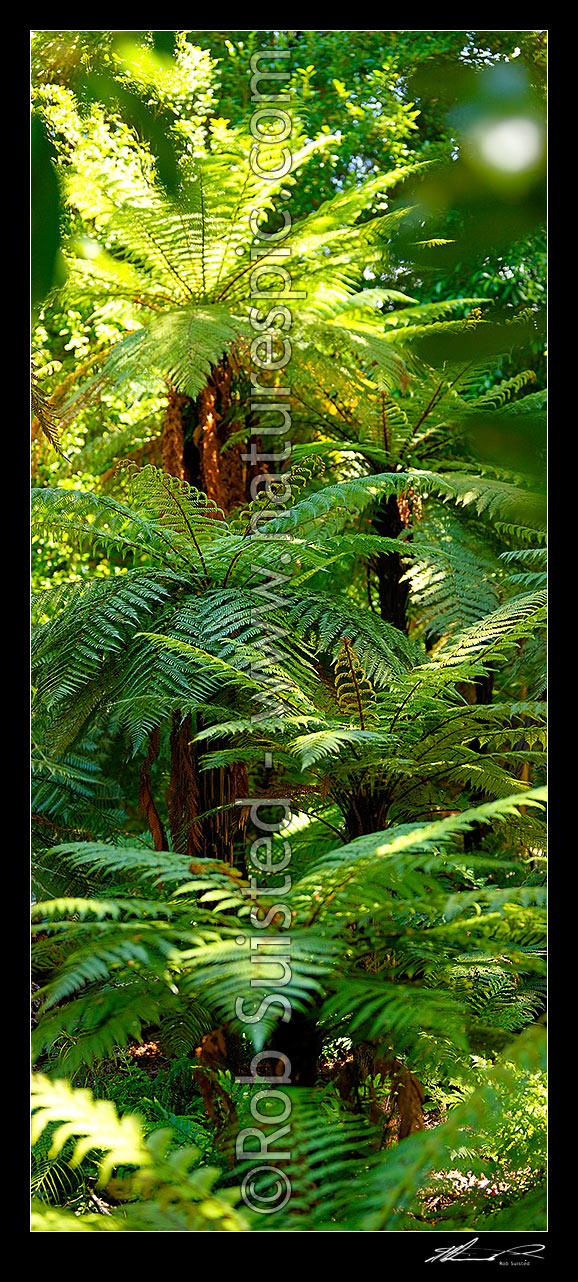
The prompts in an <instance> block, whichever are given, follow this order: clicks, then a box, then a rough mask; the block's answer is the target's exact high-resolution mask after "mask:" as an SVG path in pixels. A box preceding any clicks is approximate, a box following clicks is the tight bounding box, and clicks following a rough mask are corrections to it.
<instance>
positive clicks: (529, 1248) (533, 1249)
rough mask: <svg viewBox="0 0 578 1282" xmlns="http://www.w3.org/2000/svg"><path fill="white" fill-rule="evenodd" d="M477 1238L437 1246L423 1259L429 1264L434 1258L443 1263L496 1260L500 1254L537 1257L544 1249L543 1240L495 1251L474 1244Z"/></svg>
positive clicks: (492, 1248) (491, 1248)
mask: <svg viewBox="0 0 578 1282" xmlns="http://www.w3.org/2000/svg"><path fill="white" fill-rule="evenodd" d="M478 1240H479V1239H478V1238H477V1237H473V1238H472V1239H471V1241H470V1242H464V1245H463V1246H448V1247H444V1246H438V1247H436V1251H435V1255H430V1256H429V1258H428V1259H427V1260H426V1261H425V1262H426V1264H431V1263H432V1262H433V1261H434V1260H441V1261H442V1262H443V1263H445V1262H446V1261H449V1260H456V1259H458V1258H459V1259H460V1260H487V1261H489V1260H497V1259H498V1257H499V1256H500V1255H518V1256H520V1255H527V1256H531V1257H532V1258H533V1259H538V1258H539V1256H540V1253H541V1252H542V1251H543V1250H544V1243H543V1242H525V1243H524V1244H523V1245H521V1246H510V1247H507V1248H506V1249H505V1250H504V1251H496V1250H495V1248H494V1247H491V1246H478V1247H477V1246H476V1242H477V1241H478Z"/></svg>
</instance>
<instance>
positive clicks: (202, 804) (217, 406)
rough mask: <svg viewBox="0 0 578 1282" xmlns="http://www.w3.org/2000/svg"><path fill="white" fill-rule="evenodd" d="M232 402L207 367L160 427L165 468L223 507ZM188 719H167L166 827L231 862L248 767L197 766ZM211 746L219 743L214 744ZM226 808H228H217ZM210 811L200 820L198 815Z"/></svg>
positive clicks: (183, 843) (219, 374)
mask: <svg viewBox="0 0 578 1282" xmlns="http://www.w3.org/2000/svg"><path fill="white" fill-rule="evenodd" d="M230 404H231V368H230V366H229V364H228V363H227V362H225V361H224V362H222V363H221V364H220V365H218V366H217V367H213V368H212V371H211V376H210V378H209V379H208V380H207V384H206V386H205V387H204V388H203V390H202V391H201V392H200V393H199V395H198V397H197V398H196V401H193V400H192V399H191V397H189V396H184V395H181V394H180V393H178V392H176V391H175V389H174V388H171V389H170V390H169V397H168V404H167V410H166V413H165V417H164V419H163V424H162V429H161V459H162V466H163V469H164V471H166V472H168V473H169V474H170V475H171V476H176V477H178V478H179V479H180V480H184V481H188V483H189V484H190V485H193V486H195V488H197V489H199V490H202V491H203V493H205V494H206V495H207V496H208V498H210V499H212V500H213V501H214V502H215V503H216V504H217V506H218V507H220V508H221V509H222V511H224V512H225V513H228V512H230V511H232V509H233V508H235V507H238V506H239V505H240V504H241V503H244V501H245V497H246V495H245V485H246V477H245V469H244V467H243V464H242V461H241V457H240V449H239V447H237V446H231V448H230V449H228V450H225V452H224V453H222V452H221V451H222V447H223V445H225V444H226V442H227V440H228V439H229V437H230V436H231V434H232V432H233V431H235V430H236V428H237V425H235V424H233V423H231V421H230V419H229V418H228V417H227V415H228V412H229V410H230ZM193 734H194V730H193V724H192V718H191V716H190V714H189V715H187V716H186V717H185V719H184V721H183V720H182V718H181V714H180V713H176V714H175V716H174V718H173V728H172V732H171V738H170V754H171V755H170V783H169V794H168V806H169V827H170V832H171V837H172V841H173V845H174V847H175V849H176V850H179V851H181V852H182V853H183V854H187V855H188V856H189V857H190V858H191V859H192V858H194V857H195V856H196V857H198V856H199V855H207V856H209V857H211V858H214V859H223V860H224V861H225V862H227V863H230V864H232V863H233V861H234V841H235V837H236V835H237V831H238V826H239V820H240V816H241V813H242V812H240V811H239V808H238V807H235V805H234V802H235V798H236V797H237V796H240V797H244V796H247V790H248V781H247V771H246V769H245V767H244V766H242V765H235V766H225V767H223V768H221V769H217V770H205V771H201V770H199V763H198V754H197V749H196V745H195V744H194V743H193V742H192V739H193ZM213 746H214V747H216V746H217V745H213ZM223 807H228V809H222V808H223ZM207 811H213V812H214V813H213V814H211V815H208V816H207V818H205V819H200V820H199V816H200V815H203V814H205V813H206V812H207Z"/></svg>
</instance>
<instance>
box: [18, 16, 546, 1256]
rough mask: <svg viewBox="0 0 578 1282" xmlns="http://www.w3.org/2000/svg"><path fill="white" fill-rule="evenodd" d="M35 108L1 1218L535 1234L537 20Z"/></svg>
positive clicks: (540, 1039) (541, 645) (262, 63)
mask: <svg viewBox="0 0 578 1282" xmlns="http://www.w3.org/2000/svg"><path fill="white" fill-rule="evenodd" d="M31 89H32V116H31V179H32V182H31V189H32V206H31V314H32V397H31V400H32V430H31V436H32V453H31V458H32V463H31V474H32V497H31V532H32V642H31V675H32V705H31V706H32V768H31V779H32V892H33V893H32V932H33V943H32V1063H33V1072H32V1167H31V1170H32V1229H33V1231H36V1232H76V1231H84V1232H110V1231H121V1232H122V1231H125V1232H135V1231H136V1232H183V1231H184V1232H229V1231H231V1232H259V1231H264V1232H271V1231H279V1232H327V1231H336V1232H375V1231H378V1232H388V1231H389V1232H392V1231H399V1230H403V1231H405V1232H422V1233H423V1232H426V1233H427V1232H438V1231H440V1230H442V1229H443V1230H452V1231H455V1230H459V1231H466V1230H467V1231H468V1232H470V1231H472V1230H473V1231H475V1232H476V1233H477V1232H486V1231H489V1230H496V1231H500V1232H501V1231H506V1232H510V1233H511V1232H512V1231H514V1232H519V1231H526V1230H531V1231H540V1230H543V1229H545V1228H546V1210H545V1207H546V1194H545V1180H546V1155H545V1143H546V1140H545V1129H546V1124H545V1100H546V1077H545V1073H546V1060H545V1054H546V1051H545V1041H546V1032H545V1018H546V1016H545V1012H546V877H545V852H546V826H545V818H546V810H545V806H546V790H545V782H546V778H545V776H546V770H545V732H546V648H545V623H546V483H545V474H546V357H545V307H546V226H545V208H546V200H545V183H546V124H545V120H546V38H545V32H543V31H529V30H526V31H413V30H412V31H324V30H310V31H222V32H221V31H188V30H187V31H185V30H179V31H71V30H58V31H48V30H46V31H34V32H32V34H31ZM424 1258H425V1256H424Z"/></svg>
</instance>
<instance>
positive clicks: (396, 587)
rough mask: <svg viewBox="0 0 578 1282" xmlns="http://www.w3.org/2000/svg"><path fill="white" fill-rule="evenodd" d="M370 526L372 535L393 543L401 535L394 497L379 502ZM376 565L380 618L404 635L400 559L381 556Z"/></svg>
mask: <svg viewBox="0 0 578 1282" xmlns="http://www.w3.org/2000/svg"><path fill="white" fill-rule="evenodd" d="M373 526H374V529H375V533H376V534H381V535H382V537H384V538H388V539H396V538H397V537H398V535H399V534H401V531H402V530H403V529H404V524H403V521H402V519H401V515H400V511H399V504H398V501H397V499H396V497H395V494H390V496H389V498H387V499H382V501H381V503H380V504H379V507H378V508H377V511H376V513H375V515H374V518H373ZM375 565H376V573H377V583H378V591H379V608H380V613H381V617H382V619H385V620H386V622H387V623H392V624H393V626H394V627H395V628H400V630H401V631H402V632H407V617H406V610H407V596H408V585H407V583H402V578H403V575H404V573H405V571H404V567H403V564H402V560H401V557H400V555H399V553H397V552H380V554H379V556H378V557H376V562H375Z"/></svg>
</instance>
